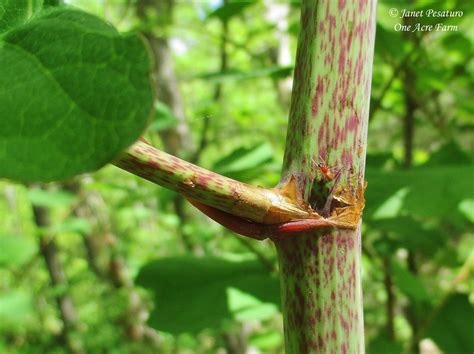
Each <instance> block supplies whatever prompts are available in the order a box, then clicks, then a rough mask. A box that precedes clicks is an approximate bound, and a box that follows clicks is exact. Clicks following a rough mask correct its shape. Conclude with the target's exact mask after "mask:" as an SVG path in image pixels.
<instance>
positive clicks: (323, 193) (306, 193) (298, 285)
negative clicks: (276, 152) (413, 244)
mask: <svg viewBox="0 0 474 354" xmlns="http://www.w3.org/2000/svg"><path fill="white" fill-rule="evenodd" d="M375 12H376V3H375V0H339V1H333V0H323V1H321V0H319V1H316V0H307V1H303V3H302V9H301V32H300V36H299V42H298V51H297V58H296V67H295V68H296V69H295V77H294V86H293V87H294V88H293V97H292V103H291V110H290V120H289V127H288V135H287V145H286V150H285V159H284V167H283V173H282V180H281V184H282V185H285V184H286V183H288V182H289V181H295V182H296V185H297V194H299V196H300V198H302V199H303V200H304V201H306V202H308V203H310V204H311V205H312V206H313V207H314V208H315V209H317V210H322V211H323V212H327V213H332V212H333V210H334V209H335V208H337V202H340V201H341V199H344V200H348V199H351V200H352V203H353V204H355V205H361V208H362V207H363V196H362V191H363V189H364V181H363V179H364V169H365V148H366V133H367V124H368V113H369V98H370V83H371V73H372V58H373V49H374V36H375ZM315 162H316V163H319V170H318V169H315ZM321 166H323V168H322V167H321ZM328 169H333V171H334V172H335V174H336V175H337V178H334V180H333V181H331V182H330V183H329V182H328V178H327V173H325V172H326V171H327V170H328ZM341 196H343V197H341ZM361 208H360V209H361ZM275 244H276V247H277V250H278V255H279V264H280V274H281V291H282V307H283V317H284V325H285V342H286V353H287V354H296V353H298V354H299V353H362V352H364V331H363V312H362V291H361V268H360V257H361V235H360V227H358V228H357V229H356V230H341V229H335V230H331V231H330V232H328V231H327V232H322V231H313V232H307V233H302V234H301V235H299V236H293V237H292V238H291V239H281V240H276V241H275Z"/></svg>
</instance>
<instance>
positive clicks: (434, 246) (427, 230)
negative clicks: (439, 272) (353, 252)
mask: <svg viewBox="0 0 474 354" xmlns="http://www.w3.org/2000/svg"><path fill="white" fill-rule="evenodd" d="M366 222H367V224H368V225H369V226H371V227H374V228H376V229H377V230H379V231H383V236H382V239H381V240H380V242H382V243H384V242H385V241H387V242H388V243H389V246H392V247H393V249H392V248H390V250H391V252H393V251H394V250H395V249H397V248H406V249H409V250H412V251H415V252H418V253H421V254H424V255H426V256H432V255H433V254H434V253H435V252H436V251H438V250H440V249H441V247H442V246H443V244H444V243H445V242H446V240H447V237H446V235H444V234H442V233H441V231H440V230H439V229H438V228H431V227H427V226H425V225H423V223H422V222H420V221H417V220H415V219H413V218H411V217H409V216H399V217H395V218H388V219H380V220H372V219H367V220H366ZM387 238H388V239H387Z"/></svg>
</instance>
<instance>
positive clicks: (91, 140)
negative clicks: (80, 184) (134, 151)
mask: <svg viewBox="0 0 474 354" xmlns="http://www.w3.org/2000/svg"><path fill="white" fill-rule="evenodd" d="M149 69H150V64H149V58H148V52H147V50H146V49H145V46H144V45H143V42H142V40H141V39H140V38H138V37H136V36H121V35H120V34H119V33H118V32H117V31H116V30H115V29H114V28H113V27H111V26H109V25H108V24H106V23H105V22H103V21H102V20H100V19H98V18H97V17H95V16H92V15H89V14H87V13H84V12H81V11H78V10H72V9H68V8H66V9H64V8H62V7H58V8H53V9H52V10H49V11H44V12H42V13H40V14H38V15H37V16H35V17H33V18H32V19H31V20H30V21H28V22H26V23H25V24H23V25H21V26H18V27H15V28H14V29H12V30H10V31H9V32H7V33H6V34H5V35H4V36H3V37H2V38H1V40H0V77H1V78H2V80H1V81H0V107H2V109H1V113H0V120H1V121H2V129H1V130H0V177H6V178H11V179H16V180H20V181H52V180H61V179H65V178H68V177H71V176H74V175H77V174H80V173H83V172H87V171H94V170H97V169H99V168H100V167H102V166H103V165H105V164H106V163H108V162H110V161H111V160H112V159H114V158H115V157H116V156H117V155H118V154H119V153H120V152H121V151H122V150H124V149H125V148H126V147H127V146H129V145H130V144H131V143H132V142H134V141H135V140H136V139H137V138H138V137H139V135H140V133H141V132H142V131H143V129H144V128H145V125H146V122H147V116H148V113H149V112H150V109H151V106H152V102H153V95H152V88H151V81H150V78H149Z"/></svg>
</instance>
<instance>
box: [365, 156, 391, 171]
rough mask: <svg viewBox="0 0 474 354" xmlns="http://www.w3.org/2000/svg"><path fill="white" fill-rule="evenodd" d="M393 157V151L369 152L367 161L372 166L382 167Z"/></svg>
mask: <svg viewBox="0 0 474 354" xmlns="http://www.w3.org/2000/svg"><path fill="white" fill-rule="evenodd" d="M392 159H393V155H392V154H391V153H389V154H384V153H379V154H367V157H366V159H365V163H366V165H367V166H370V167H371V168H382V167H383V166H384V165H385V164H386V163H387V161H390V160H392Z"/></svg>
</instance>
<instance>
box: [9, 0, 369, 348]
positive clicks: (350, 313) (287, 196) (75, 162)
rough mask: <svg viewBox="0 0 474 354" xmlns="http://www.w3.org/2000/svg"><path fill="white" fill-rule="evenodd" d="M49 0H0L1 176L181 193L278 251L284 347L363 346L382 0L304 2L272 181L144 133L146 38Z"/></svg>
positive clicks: (149, 100)
mask: <svg viewBox="0 0 474 354" xmlns="http://www.w3.org/2000/svg"><path fill="white" fill-rule="evenodd" d="M42 5H43V1H42V0H36V1H26V0H18V1H17V0H0V78H1V81H0V121H1V129H0V177H5V178H9V179H14V180H18V181H22V182H46V181H55V180H64V179H67V178H70V177H72V176H75V175H78V174H81V173H84V172H90V171H94V170H97V169H99V168H101V167H102V166H104V165H105V164H107V163H110V162H112V163H114V164H115V165H116V166H118V167H120V168H122V169H124V170H127V171H129V172H131V173H133V174H135V175H138V176H141V177H143V178H145V179H147V180H149V181H152V182H154V183H157V184H159V185H162V186H164V187H167V188H170V189H173V190H175V191H177V192H179V193H181V194H183V195H184V196H185V197H186V198H187V199H188V200H189V201H190V202H191V203H192V204H193V205H194V206H196V207H197V208H198V209H200V210H201V211H203V212H204V213H205V214H207V215H208V216H210V217H211V218H213V219H214V220H216V221H218V222H220V223H221V224H223V225H224V226H226V227H228V228H230V229H231V230H234V231H235V232H237V233H239V234H242V235H245V236H249V237H252V238H255V239H264V238H268V237H269V238H271V239H272V240H273V241H274V242H275V245H276V248H277V250H278V254H279V264H280V277H281V295H282V307H283V315H284V325H285V341H286V351H287V353H307V352H314V353H316V352H319V353H358V352H363V351H364V336H363V317H362V292H361V287H360V284H361V279H360V247H361V243H360V240H361V239H360V217H361V214H362V210H363V208H364V197H363V192H364V189H365V183H364V164H365V146H366V131H367V119H368V111H369V109H368V108H369V97H370V82H371V68H372V56H373V46H374V34H375V6H376V4H375V0H339V1H332V0H305V1H302V4H301V29H300V35H299V40H298V50H297V60H296V67H295V75H294V89H293V95H292V103H291V110H290V118H289V129H288V135H287V141H286V149H285V158H284V163H283V173H282V177H281V181H280V184H279V185H278V186H277V187H276V188H273V189H267V188H262V187H256V186H251V185H248V184H245V183H241V182H238V181H235V180H232V179H229V178H226V177H224V176H221V175H218V174H216V173H213V172H211V171H207V170H204V169H202V168H200V167H198V166H196V165H193V164H191V163H188V162H186V161H183V160H180V159H178V158H176V157H174V156H171V155H168V154H166V153H164V152H162V151H159V150H157V149H155V148H154V147H152V146H151V145H149V144H148V143H147V142H145V141H144V140H141V141H138V142H136V143H135V144H134V145H132V146H131V147H129V148H127V147H128V146H129V145H130V144H132V143H133V142H134V141H137V140H138V138H139V137H140V135H141V134H142V132H143V130H144V128H145V126H146V124H147V121H148V116H149V114H150V112H151V109H152V106H153V101H154V94H153V90H152V84H151V80H150V75H149V72H150V69H151V68H150V66H151V64H150V62H151V61H150V59H149V54H148V51H147V49H146V46H145V45H144V42H143V41H142V40H141V39H140V38H139V37H138V36H135V35H121V34H120V33H118V32H117V31H116V30H115V29H114V28H113V27H111V26H110V25H108V24H106V23H104V22H103V21H102V20H100V19H98V18H96V17H94V16H92V15H90V14H87V13H84V12H82V11H79V10H75V9H72V8H68V7H55V8H52V9H42Z"/></svg>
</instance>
